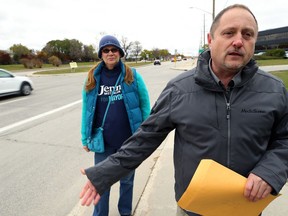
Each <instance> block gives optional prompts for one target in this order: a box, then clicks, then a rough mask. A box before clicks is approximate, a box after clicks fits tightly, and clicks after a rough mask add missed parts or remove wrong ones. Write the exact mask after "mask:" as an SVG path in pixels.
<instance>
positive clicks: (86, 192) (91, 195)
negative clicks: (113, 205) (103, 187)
mask: <svg viewBox="0 0 288 216" xmlns="http://www.w3.org/2000/svg"><path fill="white" fill-rule="evenodd" d="M81 173H82V174H83V175H86V174H85V170H84V169H81ZM80 199H82V202H81V205H82V206H90V205H91V203H92V202H93V204H94V205H96V204H97V203H98V202H99V200H100V195H99V194H98V193H97V191H96V188H95V187H94V186H93V185H92V183H91V182H90V181H89V180H88V181H87V183H86V184H85V186H84V188H83V189H82V191H81V193H80Z"/></svg>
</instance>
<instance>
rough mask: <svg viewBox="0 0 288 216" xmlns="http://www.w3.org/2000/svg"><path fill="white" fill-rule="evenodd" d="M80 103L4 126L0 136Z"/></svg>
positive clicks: (0, 129) (0, 130)
mask: <svg viewBox="0 0 288 216" xmlns="http://www.w3.org/2000/svg"><path fill="white" fill-rule="evenodd" d="M81 102H82V100H78V101H75V102H73V103H70V104H67V105H65V106H62V107H59V108H56V109H53V110H50V111H48V112H45V113H42V114H40V115H37V116H34V117H31V118H28V119H25V120H22V121H19V122H16V123H14V124H11V125H8V126H6V127H2V128H0V134H1V133H3V132H5V131H7V130H10V129H12V128H15V127H18V126H20V125H23V124H26V123H28V122H32V121H35V120H37V119H40V118H43V117H45V116H48V115H51V114H53V113H56V112H59V111H61V110H64V109H67V108H69V107H72V106H74V105H76V104H79V103H81Z"/></svg>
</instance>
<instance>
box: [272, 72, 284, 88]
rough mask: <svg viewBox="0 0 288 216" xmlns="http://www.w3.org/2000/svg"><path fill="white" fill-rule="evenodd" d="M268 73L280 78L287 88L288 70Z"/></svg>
mask: <svg viewBox="0 0 288 216" xmlns="http://www.w3.org/2000/svg"><path fill="white" fill-rule="evenodd" d="M270 73H271V74H273V75H275V76H276V77H278V78H280V79H281V80H282V81H283V82H284V84H285V86H286V89H288V70H283V71H273V72H270Z"/></svg>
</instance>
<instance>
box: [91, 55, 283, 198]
mask: <svg viewBox="0 0 288 216" xmlns="http://www.w3.org/2000/svg"><path fill="white" fill-rule="evenodd" d="M209 60H210V52H209V51H205V52H204V53H202V54H201V55H200V56H199V59H198V63H197V67H196V68H194V69H192V70H191V71H188V72H185V73H183V74H181V75H179V76H178V77H176V78H174V79H173V80H171V81H170V82H169V83H168V84H167V86H166V88H165V89H164V90H163V92H162V93H161V95H160V96H159V98H158V100H157V101H156V103H155V105H154V106H153V108H152V111H151V115H150V116H149V117H148V119H147V120H146V121H145V122H143V123H142V125H141V127H140V128H139V129H138V130H137V131H136V133H135V134H134V135H133V136H132V137H130V138H129V139H128V140H127V141H126V142H125V144H124V145H123V147H122V148H121V149H120V150H119V152H118V153H116V154H114V155H112V156H111V157H109V158H107V160H105V161H104V162H103V163H101V164H99V165H96V166H94V167H91V168H89V169H87V170H86V174H87V176H88V178H89V179H90V181H91V182H92V184H93V185H94V186H95V187H96V189H97V191H98V192H99V193H100V195H101V194H102V193H103V192H104V191H105V190H106V189H107V188H108V187H110V186H111V185H112V184H113V183H115V182H116V181H117V180H119V178H120V177H121V176H123V175H125V174H127V173H128V172H129V171H130V170H133V169H135V168H136V167H137V166H139V165H140V164H141V162H142V161H143V160H145V159H146V158H147V157H148V156H149V155H150V154H151V153H152V152H153V151H154V150H156V149H157V147H158V146H159V145H160V144H161V142H162V141H163V140H164V139H165V138H166V136H167V135H168V133H169V132H171V131H172V130H174V129H175V141H174V142H175V143H174V168H175V194H176V200H178V199H179V198H180V197H181V195H182V194H183V193H184V191H185V189H186V188H187V186H188V185H189V182H190V180H191V178H192V177H193V174H194V172H195V170H196V168H197V166H198V164H199V162H200V160H201V159H213V160H215V161H217V162H218V163H221V164H222V165H224V166H226V167H228V168H230V169H232V170H234V171H236V172H237V173H239V174H241V175H243V176H245V177H247V176H248V174H249V173H250V172H252V173H254V174H256V175H258V176H260V177H261V178H262V179H264V180H265V181H266V182H268V183H269V184H270V185H271V186H272V187H273V190H274V191H273V192H274V193H278V192H279V191H280V190H281V188H282V187H283V185H284V184H285V183H286V181H287V175H288V107H287V106H288V96H287V91H286V89H285V86H284V85H283V83H282V82H281V81H280V80H279V79H277V78H275V77H273V76H271V75H270V74H268V73H266V72H264V71H261V70H260V69H259V68H258V66H257V65H256V63H255V62H254V60H251V61H250V62H249V63H248V64H247V65H246V66H245V67H244V68H243V69H242V71H241V76H238V78H237V79H235V80H234V85H233V86H231V88H229V92H228V90H225V89H224V88H222V87H221V86H220V85H219V84H218V83H216V81H215V79H214V78H213V77H212V75H211V73H210V71H209ZM227 95H229V96H227ZM163 178H165V176H163Z"/></svg>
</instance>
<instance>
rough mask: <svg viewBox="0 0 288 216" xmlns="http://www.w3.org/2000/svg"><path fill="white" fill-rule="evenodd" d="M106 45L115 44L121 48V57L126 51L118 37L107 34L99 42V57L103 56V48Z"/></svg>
mask: <svg viewBox="0 0 288 216" xmlns="http://www.w3.org/2000/svg"><path fill="white" fill-rule="evenodd" d="M106 46H115V47H117V48H118V49H119V52H120V56H121V58H122V57H123V56H124V51H123V49H122V48H121V46H120V43H119V41H118V40H117V38H116V37H114V36H112V35H105V36H104V37H103V38H102V39H101V40H100V42H99V51H98V57H99V58H100V59H101V58H102V50H103V48H104V47H106Z"/></svg>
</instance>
